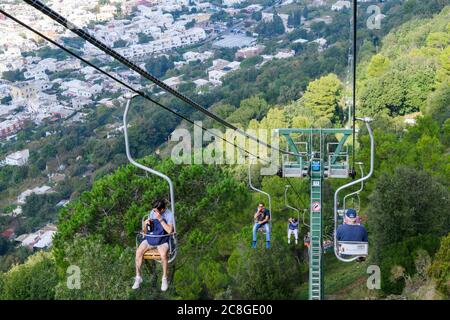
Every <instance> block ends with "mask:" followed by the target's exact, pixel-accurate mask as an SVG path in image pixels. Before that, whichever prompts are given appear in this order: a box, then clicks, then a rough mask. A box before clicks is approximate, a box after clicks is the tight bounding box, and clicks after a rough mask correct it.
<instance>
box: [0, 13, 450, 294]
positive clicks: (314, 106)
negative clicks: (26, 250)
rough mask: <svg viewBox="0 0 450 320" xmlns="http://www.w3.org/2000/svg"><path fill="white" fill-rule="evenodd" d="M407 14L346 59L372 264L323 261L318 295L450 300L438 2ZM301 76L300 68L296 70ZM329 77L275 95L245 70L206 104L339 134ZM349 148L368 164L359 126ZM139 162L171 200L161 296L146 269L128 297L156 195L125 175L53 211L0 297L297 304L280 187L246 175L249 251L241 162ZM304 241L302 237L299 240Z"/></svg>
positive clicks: (295, 269)
mask: <svg viewBox="0 0 450 320" xmlns="http://www.w3.org/2000/svg"><path fill="white" fill-rule="evenodd" d="M406 9H407V8H406ZM406 9H404V10H406ZM405 17H409V18H410V20H409V21H406V22H404V23H402V24H401V25H400V26H399V27H393V29H392V30H391V31H390V32H389V33H388V34H387V35H386V36H383V37H382V39H381V42H380V48H379V50H378V52H372V50H369V49H368V50H366V51H363V54H362V57H361V60H360V61H359V63H358V91H357V103H358V104H357V105H358V114H359V115H364V116H371V117H373V118H374V122H373V129H374V135H375V141H376V159H375V171H374V175H373V177H372V178H371V179H370V180H369V181H368V183H367V184H366V185H365V189H364V191H363V193H362V197H361V203H362V209H361V212H362V213H363V214H362V219H363V223H364V224H365V225H366V226H367V229H368V231H369V242H370V257H369V259H368V261H366V262H364V263H362V264H358V265H357V266H356V265H355V264H344V263H341V262H337V261H336V259H335V258H334V256H333V255H332V254H326V255H325V292H326V298H330V299H348V298H353V299H365V298H371V299H385V298H387V299H397V298H406V299H448V298H450V264H449V261H450V233H449V231H450V230H449V229H450V23H449V21H450V6H446V7H445V8H444V9H442V10H441V11H440V12H439V13H438V14H436V15H434V16H433V17H428V16H426V15H425V14H424V16H422V15H420V14H415V15H412V16H405ZM380 36H382V35H380ZM363 47H364V46H363ZM341 49H342V48H339V47H338V48H336V50H341ZM363 50H364V48H363ZM343 52H344V53H343V54H344V55H345V50H343ZM305 59H306V58H305ZM318 59H326V57H320V58H318ZM314 60H315V61H316V60H317V59H315V58H314ZM285 63H286V65H285ZM308 66H310V65H309V64H308V61H305V60H299V61H298V65H297V66H294V68H298V70H300V68H307V67H308ZM276 67H277V70H278V71H279V72H280V74H282V73H283V72H285V70H284V69H285V68H289V67H290V66H289V64H287V62H283V63H279V64H277V65H276ZM341 67H342V68H343V66H339V68H338V69H336V70H335V69H334V68H333V66H329V64H328V63H325V64H324V65H323V66H322V65H320V68H319V67H318V68H319V69H320V70H319V69H317V70H312V69H311V70H310V71H311V73H310V74H308V73H306V74H307V76H304V78H300V79H296V81H297V82H295V86H293V87H299V88H300V89H299V90H298V91H295V90H294V88H293V87H291V88H289V87H286V89H289V90H287V91H286V90H284V89H280V88H283V86H286V83H284V82H283V81H284V80H283V79H282V76H277V77H274V78H273V79H276V80H277V81H278V82H277V86H275V87H273V82H271V81H270V80H271V79H272V78H271V77H270V75H271V73H272V72H273V73H275V71H274V69H272V68H269V67H268V68H267V69H265V72H264V73H262V74H260V75H259V76H258V77H257V78H252V71H251V70H246V71H242V73H238V74H236V75H235V77H236V78H235V79H237V78H239V77H243V74H245V75H247V76H248V77H249V81H248V84H246V85H245V86H244V87H239V85H238V84H237V83H236V82H233V78H229V79H228V80H227V81H228V82H227V81H226V82H225V89H224V91H223V92H225V93H226V94H229V98H227V99H223V101H220V103H218V104H215V105H214V106H212V108H213V109H214V110H215V111H216V112H218V113H219V114H221V115H222V116H224V117H227V119H228V120H229V121H231V122H233V123H236V124H237V125H239V126H240V127H243V128H252V129H257V128H263V129H275V128H283V127H292V128H295V127H341V126H342V123H343V122H344V121H345V96H346V92H347V90H348V88H346V86H345V81H344V80H343V79H342V78H343V74H342V73H343V70H342V68H341ZM274 68H275V67H274ZM324 69H325V71H324ZM304 70H309V69H304ZM321 74H324V75H323V76H320V75H321ZM310 78H311V79H310ZM289 81H293V80H292V79H289ZM255 83H257V84H258V85H260V86H259V87H258V86H257V85H255ZM257 88H259V90H262V89H261V88H264V91H263V92H259V91H258V90H256V89H257ZM271 90H275V91H276V93H273V91H271ZM280 92H283V94H281V93H280ZM225 93H224V94H225ZM232 93H235V94H234V95H233V94H232ZM205 99H207V97H206V98H205ZM411 119H412V120H413V121H405V120H411ZM144 120H145V119H139V120H138V121H144ZM183 125H184V124H183ZM171 126H172V127H175V124H173V123H171ZM165 133H166V132H164V133H160V134H161V137H162V136H166V134H165ZM134 134H135V136H134V137H135V138H139V137H138V136H139V134H138V133H137V132H134ZM148 134H149V135H150V133H148ZM140 138H141V139H143V138H142V137H140ZM153 138H154V137H153ZM153 141H156V140H152V142H153ZM356 142H357V146H356V147H357V152H356V156H357V160H359V161H363V162H364V163H368V161H369V140H368V135H367V132H366V130H365V129H364V128H362V127H361V128H360V130H359V132H358V137H357V141H356ZM67 143H68V142H67ZM147 143H148V141H147ZM133 147H134V148H137V147H136V145H133ZM162 154H167V150H166V151H165V152H162ZM139 161H140V162H142V163H144V164H147V165H150V166H151V167H154V168H155V169H157V170H160V171H162V172H164V173H165V174H167V175H168V176H170V177H171V178H173V181H174V186H175V190H176V216H177V232H178V234H179V237H178V241H179V252H178V257H177V260H176V262H175V263H174V264H172V265H171V268H170V278H171V279H170V281H171V285H170V286H169V290H168V291H167V292H165V293H161V291H160V290H159V281H160V276H161V275H160V269H161V267H160V266H159V264H157V263H149V264H147V265H146V267H144V283H143V285H142V287H141V290H136V291H133V290H132V289H131V285H132V281H133V276H134V249H135V233H136V231H137V230H139V228H140V221H141V218H142V217H143V216H144V215H145V214H146V213H148V210H149V209H150V206H151V203H152V201H153V200H154V199H155V198H157V197H161V196H166V195H167V193H168V188H167V186H166V184H164V183H161V180H160V179H158V178H155V177H153V176H147V175H145V174H144V173H143V172H142V171H140V170H138V169H136V168H135V167H133V166H131V165H123V166H121V167H120V168H118V169H117V170H115V171H114V172H113V173H111V174H108V175H105V176H103V177H100V178H98V179H97V180H96V181H95V182H94V184H93V186H92V189H91V190H90V191H86V192H83V193H82V194H81V195H80V196H79V198H78V199H77V200H76V201H74V202H72V203H71V204H70V205H69V206H68V207H66V208H63V209H61V210H60V212H59V224H58V233H57V236H56V238H55V240H54V246H53V248H52V249H51V251H50V252H45V253H42V252H41V253H37V254H35V255H33V256H31V257H30V258H29V259H28V260H27V261H26V262H25V263H24V264H19V265H16V266H14V267H13V268H12V269H10V270H9V271H7V272H5V273H1V274H0V298H2V299H180V298H181V299H305V298H307V277H308V265H307V254H306V251H305V249H304V247H303V245H302V243H301V241H300V244H299V245H298V246H293V245H288V244H287V242H286V239H285V238H286V222H287V218H288V217H290V216H291V215H292V214H293V212H292V211H289V210H287V209H286V208H285V207H284V188H285V184H286V181H284V180H283V179H281V178H279V177H278V176H271V177H264V178H256V177H257V174H256V168H255V171H254V177H255V180H256V181H255V185H257V186H258V187H260V188H261V189H263V190H265V191H267V192H269V193H270V194H271V195H272V197H273V199H272V202H273V208H272V209H273V218H274V221H273V240H272V243H273V246H272V248H271V249H270V250H267V249H265V248H263V246H262V243H258V245H259V246H258V248H257V249H256V250H254V249H251V247H250V244H251V227H252V215H253V212H254V210H255V208H256V205H257V203H258V201H260V200H262V201H265V199H264V198H263V197H261V196H260V195H257V194H255V193H253V192H251V191H250V189H249V188H248V186H247V180H246V179H247V173H246V166H239V165H236V166H215V165H175V164H173V162H172V161H171V160H170V159H169V158H164V157H162V158H161V157H158V158H156V157H146V158H142V159H140V160H139ZM349 181H350V180H349ZM292 182H293V185H294V187H295V189H296V190H298V191H299V192H300V194H301V195H300V197H297V196H295V194H294V193H292V194H290V195H289V202H290V203H291V204H292V205H294V206H296V207H298V208H308V206H309V181H306V180H301V179H295V180H292ZM343 182H344V181H335V180H326V181H325V185H324V186H323V190H324V208H323V209H324V212H325V219H324V221H325V233H326V234H328V235H330V234H331V232H332V229H331V228H332V221H331V219H330V218H331V214H332V213H331V211H332V195H333V193H334V191H335V189H336V188H337V187H338V186H339V185H341V184H342V183H343ZM306 231H307V230H306V228H305V227H303V228H302V229H301V235H300V239H302V237H303V235H304V234H305V233H306ZM260 237H261V235H260ZM371 264H376V265H379V266H380V268H381V273H382V281H381V290H368V289H367V288H366V286H365V284H366V282H365V280H366V279H367V274H366V273H365V269H366V268H367V266H368V265H371ZM72 265H75V266H78V267H79V268H80V270H81V283H82V285H81V289H79V290H71V289H68V288H67V285H66V282H67V274H66V271H67V268H68V267H69V266H72Z"/></svg>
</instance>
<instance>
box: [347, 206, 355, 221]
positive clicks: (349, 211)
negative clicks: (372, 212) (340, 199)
mask: <svg viewBox="0 0 450 320" xmlns="http://www.w3.org/2000/svg"><path fill="white" fill-rule="evenodd" d="M345 216H346V217H347V218H350V219H356V216H357V213H356V210H355V209H351V208H350V209H347V210H345Z"/></svg>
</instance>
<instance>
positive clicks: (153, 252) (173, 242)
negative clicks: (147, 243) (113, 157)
mask: <svg viewBox="0 0 450 320" xmlns="http://www.w3.org/2000/svg"><path fill="white" fill-rule="evenodd" d="M136 96H137V95H133V94H131V93H126V94H125V95H124V98H125V99H126V100H127V103H126V106H125V111H124V113H123V133H124V137H125V150H126V154H127V158H128V161H129V162H130V163H131V164H132V165H134V166H136V167H138V168H139V169H142V170H144V171H146V172H148V173H151V174H154V175H156V176H158V177H160V178H163V179H164V180H166V182H167V183H168V184H169V193H170V210H171V211H172V213H173V217H174V221H173V231H172V233H169V234H165V235H146V234H144V233H143V232H138V234H137V236H136V245H137V246H138V245H139V244H140V242H141V241H142V240H143V239H145V237H169V241H168V243H169V253H168V254H169V263H170V262H172V261H174V260H175V257H176V255H177V239H176V225H175V221H176V216H175V192H174V187H173V183H172V180H171V179H170V178H169V177H168V176H166V175H165V174H163V173H161V172H159V171H157V170H154V169H152V168H149V167H147V166H144V165H142V164H140V163H138V162H136V161H135V160H134V159H133V157H132V156H131V152H130V144H129V140H128V121H127V117H128V111H129V110H130V104H131V100H133V99H134V98H135V97H136ZM147 216H148V215H146V216H144V217H143V218H142V230H143V229H144V227H145V226H144V225H143V224H144V221H145V219H146V217H147ZM144 259H145V260H155V261H157V262H161V256H160V254H159V252H158V250H157V249H156V248H154V249H148V250H147V251H146V252H145V254H144Z"/></svg>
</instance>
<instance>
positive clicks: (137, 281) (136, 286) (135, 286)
mask: <svg viewBox="0 0 450 320" xmlns="http://www.w3.org/2000/svg"><path fill="white" fill-rule="evenodd" d="M141 283H142V277H139V276H137V277H136V278H134V284H133V286H132V287H131V288H132V289H135V290H136V289H139V286H140V285H141Z"/></svg>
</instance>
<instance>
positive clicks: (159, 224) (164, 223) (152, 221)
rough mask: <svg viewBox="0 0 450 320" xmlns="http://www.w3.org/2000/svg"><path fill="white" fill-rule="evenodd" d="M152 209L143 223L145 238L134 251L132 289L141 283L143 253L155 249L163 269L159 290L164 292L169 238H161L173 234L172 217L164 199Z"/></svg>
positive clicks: (166, 284)
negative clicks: (134, 263) (134, 270)
mask: <svg viewBox="0 0 450 320" xmlns="http://www.w3.org/2000/svg"><path fill="white" fill-rule="evenodd" d="M152 208H153V209H152V211H151V212H150V214H149V215H148V218H147V219H146V220H145V221H144V230H143V233H144V234H145V238H144V240H143V241H142V242H141V244H140V245H139V247H138V248H137V250H136V278H135V280H134V284H133V287H132V288H133V289H138V288H139V286H140V284H141V283H142V277H141V265H142V260H143V258H144V254H145V252H146V251H147V250H149V249H154V248H156V249H157V250H158V252H159V254H160V256H161V264H162V269H163V276H162V283H161V290H162V291H166V290H167V288H168V283H167V270H168V264H169V241H170V236H165V237H161V236H162V235H168V234H171V233H172V232H173V223H174V216H173V213H172V212H171V211H170V210H169V209H167V208H166V201H165V200H164V199H159V200H156V201H155V202H153V205H152ZM155 236H156V237H155Z"/></svg>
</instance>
